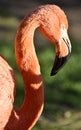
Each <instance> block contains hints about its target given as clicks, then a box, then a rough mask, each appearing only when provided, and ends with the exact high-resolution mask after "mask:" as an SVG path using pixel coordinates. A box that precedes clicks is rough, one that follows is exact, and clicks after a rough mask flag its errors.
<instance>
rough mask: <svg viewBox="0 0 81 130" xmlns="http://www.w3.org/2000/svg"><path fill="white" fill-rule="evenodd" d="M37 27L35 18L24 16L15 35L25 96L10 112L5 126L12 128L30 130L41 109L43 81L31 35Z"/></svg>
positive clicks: (17, 58)
mask: <svg viewBox="0 0 81 130" xmlns="http://www.w3.org/2000/svg"><path fill="white" fill-rule="evenodd" d="M37 27H38V22H36V19H34V20H33V18H32V17H31V18H30V19H29V18H27V17H26V18H25V19H24V20H23V21H22V23H21V25H20V26H19V29H18V32H17V35H16V41H15V50H16V60H17V64H18V67H19V69H20V72H21V74H22V77H23V80H24V86H25V98H24V102H23V105H22V106H21V108H20V109H18V110H17V111H13V112H12V114H11V117H10V121H9V124H8V125H7V127H11V128H12V130H15V129H17V130H30V129H31V128H32V127H33V126H34V124H35V123H36V121H37V120H38V118H39V117H40V115H41V113H42V110H43V104H44V92H43V82H42V76H41V73H40V66H39V63H38V60H37V57H36V54H35V49H34V45H33V35H34V31H35V29H36V28H37ZM13 120H14V121H13ZM12 121H13V122H12Z"/></svg>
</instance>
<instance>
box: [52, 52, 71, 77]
mask: <svg viewBox="0 0 81 130" xmlns="http://www.w3.org/2000/svg"><path fill="white" fill-rule="evenodd" d="M69 57H70V54H68V55H67V56H65V57H61V58H59V57H58V56H56V57H55V62H54V65H53V68H52V71H51V74H50V75H51V76H54V75H56V74H57V72H58V71H59V70H60V69H61V68H62V67H63V66H64V64H65V63H66V62H67V61H68V59H69Z"/></svg>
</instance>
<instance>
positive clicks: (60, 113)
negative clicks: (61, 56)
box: [0, 0, 81, 130]
mask: <svg viewBox="0 0 81 130" xmlns="http://www.w3.org/2000/svg"><path fill="white" fill-rule="evenodd" d="M41 4H57V5H59V6H60V7H61V8H63V10H64V11H65V13H66V15H67V17H68V20H69V31H68V33H69V35H70V39H71V43H72V55H71V58H70V60H69V61H68V63H67V64H66V65H65V66H64V68H63V69H62V70H61V71H60V72H59V73H58V74H57V75H56V76H54V77H50V72H51V68H52V65H53V58H54V47H53V45H52V44H50V41H48V40H47V39H46V38H45V37H43V36H42V34H41V33H40V32H39V31H38V30H37V31H36V33H35V40H34V42H35V43H36V44H35V46H36V52H37V56H38V59H39V62H40V66H41V72H42V75H43V81H44V90H45V106H44V110H43V113H42V115H41V117H40V119H39V121H38V122H37V124H36V125H35V127H34V128H33V129H32V130H81V76H80V75H81V60H80V59H81V14H80V13H81V1H80V0H77V1H76V0H75V1H73V0H68V1H65V0H51V1H50V0H30V1H27V0H23V1H22V0H11V1H9V0H0V54H1V55H3V56H4V57H5V58H6V60H7V61H8V62H9V64H10V65H11V66H12V68H13V69H14V72H15V74H16V78H17V91H16V99H15V108H18V107H20V105H21V104H22V102H23V98H24V89H23V86H24V85H23V81H22V78H21V76H20V73H19V71H18V68H17V65H16V60H15V54H14V39H15V35H16V31H17V28H18V25H19V23H20V21H21V20H22V18H24V16H25V15H26V14H28V13H29V12H30V11H31V10H32V9H34V8H35V7H37V6H39V5H41ZM39 39H40V40H39Z"/></svg>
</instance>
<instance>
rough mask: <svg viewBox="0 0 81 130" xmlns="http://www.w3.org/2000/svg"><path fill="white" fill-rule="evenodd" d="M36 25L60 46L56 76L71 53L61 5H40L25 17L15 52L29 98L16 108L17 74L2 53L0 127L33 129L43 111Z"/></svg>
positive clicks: (0, 66)
mask: <svg viewBox="0 0 81 130" xmlns="http://www.w3.org/2000/svg"><path fill="white" fill-rule="evenodd" d="M36 28H39V29H40V31H41V32H42V33H43V34H44V35H45V36H46V37H47V38H48V39H49V40H50V41H51V42H53V43H54V44H55V46H56V60H55V63H54V66H53V69H52V75H53V74H56V73H57V72H58V70H59V68H61V66H63V64H64V63H65V60H66V58H67V57H68V54H69V53H70V52H71V49H70V48H71V45H70V41H69V38H68V35H67V29H68V22H67V18H66V15H65V14H64V12H63V11H62V10H61V9H60V8H59V7H58V6H56V5H44V6H40V7H38V8H36V9H35V10H34V11H33V12H31V13H30V14H29V15H27V16H26V17H25V18H24V19H23V21H22V22H21V24H20V26H19V28H18V31H17V34H16V38H15V54H16V60H17V64H18V67H19V70H20V73H21V75H22V78H23V81H24V87H25V97H24V101H23V104H22V106H21V107H20V108H19V109H18V110H14V108H13V105H14V95H15V89H16V81H15V75H14V72H13V69H12V68H11V67H10V65H9V64H8V63H7V62H6V61H5V59H4V58H3V57H1V56H0V130H31V128H32V127H33V126H34V125H35V123H36V122H37V120H38V119H39V117H40V115H41V113H42V110H43V105H44V89H43V81H42V75H41V72H40V66H39V62H38V59H37V56H36V53H35V49H34V45H33V37H34V32H35V30H36ZM59 63H60V64H59Z"/></svg>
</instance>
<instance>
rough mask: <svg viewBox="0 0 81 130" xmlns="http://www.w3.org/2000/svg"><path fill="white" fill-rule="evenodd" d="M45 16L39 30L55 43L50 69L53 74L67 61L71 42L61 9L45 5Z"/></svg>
mask: <svg viewBox="0 0 81 130" xmlns="http://www.w3.org/2000/svg"><path fill="white" fill-rule="evenodd" d="M47 7H49V10H46V16H44V18H46V19H44V20H43V21H42V26H41V27H40V30H41V31H42V32H43V34H44V35H45V36H46V37H47V38H48V39H49V40H50V41H52V43H54V44H55V48H56V57H55V60H54V65H53V68H52V71H51V76H53V75H55V74H56V73H57V72H58V71H59V70H60V69H61V68H62V67H63V65H64V64H65V63H66V62H67V61H68V59H69V57H70V54H71V43H70V40H69V37H68V33H67V30H68V21H67V18H66V15H65V13H64V11H63V10H61V9H60V8H59V7H58V6H56V5H47Z"/></svg>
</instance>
